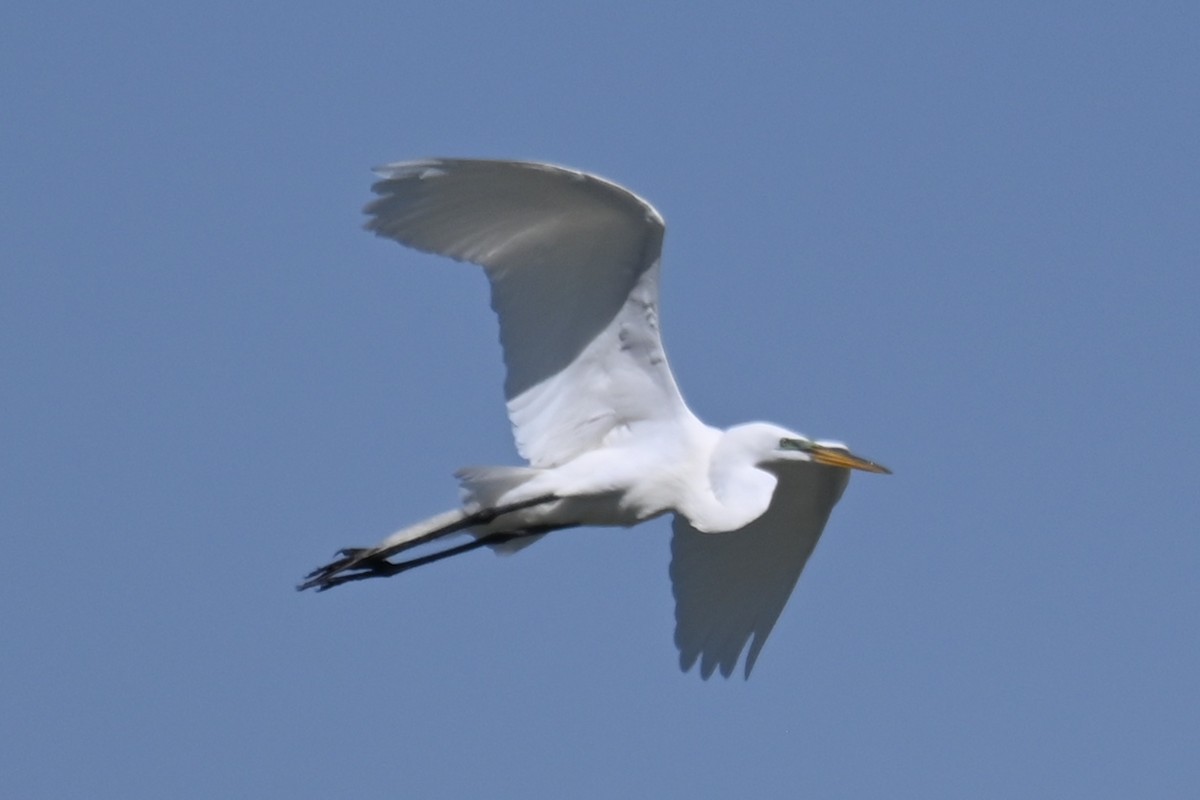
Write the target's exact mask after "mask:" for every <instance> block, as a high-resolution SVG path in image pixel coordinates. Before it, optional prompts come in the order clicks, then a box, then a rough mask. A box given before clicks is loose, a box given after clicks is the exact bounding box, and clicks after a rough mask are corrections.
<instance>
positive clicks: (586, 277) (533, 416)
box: [298, 159, 889, 679]
mask: <svg viewBox="0 0 1200 800" xmlns="http://www.w3.org/2000/svg"><path fill="white" fill-rule="evenodd" d="M376 172H377V174H378V175H379V176H380V178H381V180H379V181H378V182H377V183H375V185H374V186H373V187H372V188H373V190H374V192H375V193H376V194H378V195H379V197H378V198H377V199H376V200H374V201H373V202H371V203H370V204H369V205H368V206H367V207H366V209H365V211H366V213H367V214H368V215H369V216H370V220H369V221H368V222H367V223H366V228H367V229H368V230H371V231H374V232H375V233H376V234H377V235H379V236H384V237H387V238H389V239H395V240H396V241H398V242H400V243H401V244H403V245H407V246H408V247H413V248H416V249H417V250H423V251H426V252H429V253H437V254H439V255H444V256H449V257H450V258H453V259H455V260H458V261H468V262H471V263H474V264H478V265H479V266H481V267H483V269H484V272H485V274H486V275H487V277H488V280H489V282H490V283H491V289H492V308H493V309H495V311H496V314H497V315H498V316H499V318H500V342H501V345H502V346H503V350H504V364H505V367H506V368H507V375H506V379H505V382H504V395H505V398H506V399H507V401H508V416H509V419H510V420H511V421H512V425H513V431H514V435H515V438H516V444H517V450H518V451H519V452H520V454H521V455H522V456H523V457H524V458H525V459H526V460H527V461H528V462H529V465H528V466H498V467H492V466H489V467H467V468H465V469H462V470H460V471H459V472H458V473H457V477H458V479H459V482H460V484H461V487H462V504H461V507H460V508H457V509H454V510H452V511H448V512H446V513H443V514H439V515H437V516H435V517H432V518H431V519H428V520H426V521H424V522H421V523H418V524H416V525H413V526H411V527H408V528H405V529H404V530H401V531H398V532H397V533H395V534H393V535H391V536H389V537H388V538H386V539H384V540H383V541H382V542H380V543H379V544H378V545H376V546H375V547H368V548H351V549H346V550H342V551H341V552H340V554H339V555H340V556H341V557H340V558H338V559H337V560H335V561H333V562H331V563H329V564H327V565H325V566H323V567H320V568H318V569H316V570H314V571H313V572H311V573H310V574H309V575H308V576H307V578H306V580H305V581H304V582H303V583H302V584H300V586H299V587H298V588H300V589H310V588H312V589H317V590H318V591H320V590H324V589H330V588H332V587H334V586H338V585H340V584H342V583H346V582H349V581H356V580H362V579H364V578H375V577H387V576H390V575H396V574H398V573H400V572H404V571H406V570H408V569H411V568H413V567H415V566H419V565H421V564H428V563H430V562H433V561H437V560H440V559H443V558H446V557H448V556H451V555H455V554H458V553H462V552H466V551H468V550H473V549H475V548H478V547H481V546H484V545H489V546H493V547H495V548H498V549H501V550H510V551H511V550H513V549H517V548H519V547H522V546H525V545H527V544H530V543H532V542H533V541H536V540H537V538H539V537H540V536H542V535H544V534H546V533H549V532H551V531H556V530H560V529H563V528H573V527H577V526H581V525H617V526H631V525H636V524H637V523H639V522H644V521H645V520H648V519H653V518H654V517H657V516H660V515H662V514H673V515H674V523H673V531H674V533H673V537H672V540H671V569H670V572H671V582H672V587H673V591H674V595H675V644H676V646H677V647H678V648H679V662H680V667H681V668H682V669H683V670H684V671H687V670H689V669H691V668H692V666H693V665H695V664H696V662H697V661H699V663H700V674H701V675H702V676H703V677H704V678H706V679H707V678H708V677H709V676H711V675H712V673H713V671H714V670H717V669H719V670H720V672H721V674H722V675H724V676H726V677H728V676H729V675H730V674H731V673H732V672H733V670H734V668H735V666H736V665H737V663H738V659H739V658H740V656H741V654H742V652H743V650H745V649H746V644H747V643H748V642H750V647H749V650H748V651H747V652H746V657H745V675H746V677H749V675H750V671H751V670H752V669H753V667H754V662H755V661H756V659H757V658H758V655H759V652H760V651H761V649H762V646H763V644H764V643H765V642H766V639H767V636H768V635H769V634H770V632H771V628H772V627H773V626H774V625H775V621H776V620H777V619H778V618H779V615H780V613H781V612H782V611H783V607H784V605H785V604H786V603H787V599H788V596H789V595H790V594H791V592H792V588H793V587H794V586H795V585H796V581H797V580H798V579H799V577H800V572H801V570H802V569H803V568H804V564H805V562H806V561H807V560H808V557H809V554H810V553H812V551H813V547H815V546H816V543H817V539H818V538H819V537H820V535H821V531H822V530H823V529H824V527H825V522H826V520H827V519H828V517H829V512H830V511H831V510H832V508H833V506H834V504H835V503H837V501H838V499H839V498H840V497H841V495H842V492H843V491H844V490H845V488H846V484H847V482H848V481H849V477H850V470H851V469H860V470H865V471H867V472H884V473H886V472H889V470H887V469H886V468H885V467H883V466H880V465H879V464H876V463H875V462H873V461H868V460H867V459H865V458H861V457H859V456H856V455H854V454H853V453H851V452H850V450H849V449H848V448H847V447H846V446H845V445H844V444H842V443H840V442H833V441H814V440H812V439H810V438H808V437H806V436H803V435H802V434H799V433H795V432H793V431H790V430H787V429H786V428H781V427H779V426H778V425H772V424H769V423H765V422H751V423H749V424H745V425H736V426H734V427H732V428H729V429H728V430H720V429H718V428H714V427H711V426H709V425H706V424H705V423H703V422H701V421H700V420H699V419H698V418H697V417H696V415H695V414H693V413H692V412H691V410H690V409H688V407H687V404H685V403H684V401H683V397H682V396H681V395H680V393H679V389H678V387H677V386H676V385H675V378H674V377H673V376H672V375H671V369H670V367H669V366H668V365H667V358H666V355H665V353H664V352H663V344H662V340H661V338H660V336H659V318H658V317H659V315H658V274H659V257H660V255H661V252H662V241H663V232H664V224H663V219H662V217H661V216H660V215H659V213H658V212H657V211H656V210H655V209H654V207H653V206H651V205H650V204H649V203H647V202H646V201H645V200H643V199H642V198H640V197H638V196H637V195H635V194H633V193H632V192H630V191H629V190H627V189H625V188H623V187H621V186H618V185H617V184H615V183H612V182H610V181H607V180H604V179H603V178H598V177H596V176H594V175H589V174H586V173H583V172H577V171H575V170H571V169H565V168H563V167H558V166H553V165H550V164H539V163H532V162H519V161H485V160H468V159H430V160H425V161H410V162H400V163H395V164H390V165H388V166H385V167H381V168H379V169H378V170H376ZM458 532H465V533H467V534H470V536H472V537H473V538H472V539H470V540H469V541H467V543H466V544H460V545H457V546H454V547H449V548H447V549H444V550H440V551H437V552H434V553H432V554H430V555H425V556H422V557H419V558H411V559H409V560H407V561H399V562H397V561H393V560H391V557H392V556H395V555H397V554H398V553H401V552H404V551H406V550H409V549H410V548H413V547H417V546H419V545H422V544H425V543H428V542H431V541H433V540H435V539H440V538H441V537H444V536H448V535H450V534H453V533H458ZM751 637H753V641H752V642H751Z"/></svg>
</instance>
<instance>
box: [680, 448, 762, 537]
mask: <svg viewBox="0 0 1200 800" xmlns="http://www.w3.org/2000/svg"><path fill="white" fill-rule="evenodd" d="M757 460H758V457H757V454H756V453H754V452H753V451H752V450H751V449H749V448H748V447H746V443H745V442H743V441H741V440H740V439H739V438H738V437H737V436H731V435H730V434H729V433H728V432H727V433H725V434H723V435H722V436H721V438H720V439H719V440H718V441H717V443H716V446H715V447H714V448H713V450H712V455H711V457H710V459H709V464H708V486H707V487H705V488H703V489H701V490H700V491H697V492H696V493H695V494H694V495H693V497H692V498H690V500H691V501H692V502H690V503H689V504H688V506H689V507H688V508H686V509H682V508H681V509H679V510H680V511H681V512H682V513H683V515H684V516H685V517H687V518H688V522H690V523H691V524H692V527H693V528H695V529H696V530H698V531H701V532H702V533H724V532H726V531H736V530H738V529H740V528H744V527H746V526H747V525H749V524H750V523H751V522H753V521H754V520H756V519H758V518H759V517H760V516H762V515H763V512H765V511H766V510H767V507H768V506H770V505H771V497H772V496H773V495H774V493H775V485H776V484H777V483H778V479H777V478H776V477H775V476H774V475H773V474H771V473H770V472H767V471H766V470H764V469H762V468H761V467H759V466H758V463H757Z"/></svg>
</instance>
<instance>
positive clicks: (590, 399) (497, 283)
mask: <svg viewBox="0 0 1200 800" xmlns="http://www.w3.org/2000/svg"><path fill="white" fill-rule="evenodd" d="M377 172H378V174H379V175H380V176H381V178H382V180H380V181H379V182H378V183H376V184H375V185H374V186H373V187H372V188H373V190H374V191H375V193H376V194H378V195H379V198H378V199H376V200H375V201H373V202H372V203H370V204H369V205H368V206H367V207H366V209H365V211H366V213H367V214H369V215H370V217H371V219H370V220H369V221H368V222H367V224H366V227H367V229H368V230H371V231H374V232H375V233H376V234H378V235H380V236H386V237H388V238H391V239H395V240H396V241H398V242H400V243H401V244H405V245H408V246H410V247H414V248H417V249H418V250H424V251H427V252H431V253H438V254H441V255H445V256H449V257H451V258H454V259H457V260H460V261H470V262H472V263H475V264H479V265H480V266H482V267H483V268H484V270H485V272H486V273H487V276H488V279H489V280H490V282H491V287H492V308H494V309H495V311H496V313H497V315H498V316H499V318H500V342H501V345H502V346H503V349H504V363H505V366H506V367H507V378H506V380H505V385H504V393H505V398H506V399H507V401H508V415H509V419H510V420H512V423H513V428H514V434H515V436H516V440H517V449H518V450H519V451H520V453H521V455H523V456H524V457H525V458H526V459H528V460H529V461H530V463H531V464H533V466H535V467H551V466H557V465H559V464H562V463H563V462H565V461H569V460H570V459H571V458H573V457H575V456H577V455H579V454H580V453H583V452H585V451H587V450H589V449H592V448H594V447H596V446H598V445H600V444H601V443H602V442H603V440H604V438H605V436H607V435H608V433H609V432H610V431H612V430H613V429H615V428H618V427H620V426H623V425H631V424H636V423H637V422H639V421H643V420H650V419H662V418H668V417H673V416H679V415H680V414H683V413H687V412H686V407H685V406H684V404H683V400H682V398H681V397H680V396H679V390H678V389H677V388H676V385H675V379H674V378H673V377H672V375H671V371H670V368H669V367H668V366H667V361H666V356H665V355H664V353H663V348H662V341H661V339H660V337H659V331H658V269H659V256H660V254H661V251H662V239H663V230H664V228H663V221H662V217H660V216H659V214H658V212H657V211H655V210H654V208H653V207H651V206H650V204H649V203H647V202H646V201H644V200H642V199H641V198H639V197H638V196H637V195H635V194H633V193H631V192H629V191H627V190H626V189H623V188H622V187H620V186H617V185H616V184H614V183H610V182H608V181H606V180H603V179H601V178H597V177H595V176H592V175H587V174H585V173H582V172H576V171H573V170H569V169H564V168H562V167H555V166H551V165H548V164H535V163H527V162H517V161H477V160H451V159H434V160H428V161H412V162H406V163H397V164H390V165H388V166H386V167H381V168H379V169H378V170H377Z"/></svg>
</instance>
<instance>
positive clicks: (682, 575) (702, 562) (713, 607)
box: [671, 462, 850, 679]
mask: <svg viewBox="0 0 1200 800" xmlns="http://www.w3.org/2000/svg"><path fill="white" fill-rule="evenodd" d="M849 479H850V471H849V470H845V469H839V468H834V467H823V466H819V465H817V464H806V463H802V462H796V463H789V464H786V465H783V466H781V468H780V469H779V482H778V484H776V486H775V494H774V495H773V496H772V499H771V505H770V506H769V507H768V508H767V510H766V512H765V513H764V514H763V515H762V516H761V517H759V518H758V519H756V520H754V522H751V523H750V524H749V525H747V526H746V527H744V528H742V529H740V530H736V531H730V532H729V533H700V532H699V531H697V530H696V529H695V528H693V527H692V526H691V525H689V524H688V522H687V520H686V519H684V518H683V517H682V516H680V515H678V514H677V515H676V516H675V522H674V526H673V528H674V535H673V537H672V539H671V584H672V590H673V592H674V594H675V646H676V647H678V648H679V666H680V667H681V668H682V669H683V671H684V672H686V671H688V670H689V669H691V668H692V666H693V665H694V664H695V663H696V661H697V660H699V661H700V674H701V675H702V676H703V677H704V678H705V679H707V678H709V677H710V676H711V675H712V674H713V671H714V670H716V669H720V670H721V674H722V675H724V676H725V677H727V678H728V677H729V676H730V675H731V674H732V673H733V669H734V667H736V666H737V662H738V657H739V656H740V655H741V653H742V651H743V650H744V649H745V647H746V643H747V642H750V638H751V636H753V637H754V640H753V641H752V642H750V649H749V651H748V652H747V654H746V671H745V674H746V677H750V670H752V669H753V668H754V662H755V661H756V660H757V659H758V654H759V651H761V650H762V646H763V644H765V643H766V641H767V636H769V635H770V633H771V629H772V628H773V627H774V626H775V621H776V620H778V619H779V615H780V614H781V613H782V612H783V607H784V605H786V604H787V601H788V597H789V596H790V595H791V593H792V589H793V588H794V587H795V586H796V581H797V580H799V578H800V573H801V571H802V570H803V569H804V564H805V562H807V561H808V557H809V555H810V554H812V551H813V548H814V547H816V546H817V539H819V538H820V537H821V531H823V530H824V529H825V522H826V521H827V520H828V519H829V512H830V511H832V510H833V506H834V505H835V504H836V503H837V501H838V500H839V499H840V498H841V496H842V492H843V491H845V489H846V484H847V482H848V481H849Z"/></svg>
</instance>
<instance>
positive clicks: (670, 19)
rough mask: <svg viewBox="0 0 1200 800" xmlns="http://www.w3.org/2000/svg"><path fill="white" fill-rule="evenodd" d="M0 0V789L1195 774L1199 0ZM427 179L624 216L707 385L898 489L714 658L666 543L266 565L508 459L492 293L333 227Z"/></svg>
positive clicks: (1121, 791) (673, 786)
mask: <svg viewBox="0 0 1200 800" xmlns="http://www.w3.org/2000/svg"><path fill="white" fill-rule="evenodd" d="M2 17H3V20H2V24H0V98H2V102H0V116H2V118H3V124H2V125H0V152H3V154H4V164H5V170H4V172H5V175H4V180H3V181H2V182H0V196H2V198H3V215H0V242H2V249H0V252H2V253H3V267H2V269H0V374H2V376H3V377H2V379H0V405H2V407H3V409H4V414H3V415H2V417H0V441H2V442H3V447H2V451H3V456H2V457H0V485H2V486H3V502H2V503H0V520H2V522H3V530H4V541H5V544H6V554H5V555H6V563H7V569H6V576H5V579H4V580H3V581H0V602H2V604H3V609H4V611H3V616H4V619H3V624H2V626H0V734H2V735H0V742H2V744H0V794H2V795H3V796H5V797H47V798H49V797H53V798H73V797H79V798H96V797H120V798H141V797H146V798H150V797H154V798H160V797H174V798H192V797H195V798H202V797H203V798H209V797H273V796H290V797H301V798H304V797H327V796H355V797H394V796H408V797H433V798H436V797H515V796H520V797H539V796H572V797H597V798H600V797H616V796H661V797H682V796H688V797H692V798H708V797H729V796H756V797H797V796H805V797H822V798H826V797H829V798H832V797H864V796H865V797H872V796H873V797H879V796H889V797H921V798H938V797H946V798H952V797H955V798H956V797H964V796H970V797H996V798H1001V797H1003V798H1009V797H1021V796H1055V797H1087V798H1097V797H1130V796H1154V797H1185V796H1193V794H1194V792H1195V790H1196V787H1197V785H1200V761H1198V760H1197V759H1196V749H1195V745H1196V742H1197V741H1200V721H1198V720H1200V687H1198V681H1197V677H1196V676H1197V675H1200V644H1198V639H1197V633H1196V631H1197V622H1198V618H1200V592H1197V588H1196V587H1197V579H1196V575H1197V568H1198V567H1200V513H1198V505H1200V504H1198V501H1197V492H1196V468H1195V466H1194V464H1193V463H1192V460H1193V456H1194V454H1195V452H1196V450H1197V447H1198V446H1200V441H1198V439H1200V437H1198V436H1197V434H1198V432H1200V424H1198V423H1197V421H1196V409H1197V407H1200V370H1198V369H1197V360H1196V355H1195V353H1196V349H1197V343H1198V339H1200V326H1198V325H1197V314H1196V304H1197V299H1198V298H1200V277H1198V276H1200V269H1198V268H1200V214H1198V213H1197V212H1198V209H1200V146H1198V145H1197V141H1198V139H1197V130H1198V129H1200V55H1198V51H1197V48H1196V32H1197V30H1198V28H1200V12H1198V11H1197V7H1196V6H1195V4H1191V3H1149V4H1140V5H1134V4H1128V5H1125V6H1122V5H1116V4H1105V3H1049V4H1047V3H1036V4H1035V3H986V4H984V3H979V4H961V3H925V4H920V5H919V6H917V7H913V8H907V9H904V8H896V7H888V8H881V7H879V5H878V4H864V3H836V4H835V3H829V4H821V5H811V4H791V5H788V6H787V7H785V6H784V4H779V6H778V7H774V8H765V7H761V6H760V7H758V8H757V9H746V8H741V9H738V8H735V7H733V6H732V5H730V4H689V5H686V6H684V5H682V4H681V5H674V4H671V5H668V4H659V5H655V6H647V5H644V4H633V3H622V2H614V3H608V4H605V5H604V6H603V7H602V8H599V7H594V6H584V5H575V4H560V3H556V4H551V3H545V4H535V3H520V2H518V3H513V4H482V3H480V4H454V3H437V4H434V3H407V4H405V3H377V4H366V3H363V4H358V3H346V4H337V5H334V4H330V5H329V6H327V7H322V6H317V5H309V4H295V3H288V4H285V3H273V2H264V3H222V2H217V3H209V4H204V5H202V6H194V7H175V6H170V5H163V4H158V3H133V2H131V3H124V4H120V5H119V6H118V7H116V8H113V7H108V6H104V5H103V4H101V5H97V4H94V3H87V4H85V3H72V2H64V3H37V4H33V3H25V2H17V3H10V4H8V5H7V6H6V8H5V10H4V12H3V13H2ZM436 155H451V156H492V157H512V158H529V159H537V160H546V161H554V162H558V163H563V164H568V165H571V166H575V167H579V168H583V169H587V170H591V171H594V172H597V173H599V174H602V175H604V176H606V177H609V178H612V179H614V180H617V181H619V182H621V183H624V184H626V185H628V186H630V187H631V188H633V189H634V190H635V191H637V192H638V193H640V194H642V195H643V196H645V197H647V198H649V199H650V200H651V201H652V202H653V203H655V204H656V206H657V207H658V208H659V210H660V211H661V212H662V213H663V215H664V216H665V217H666V219H667V222H668V234H667V241H666V253H665V265H664V288H663V291H664V300H663V310H662V311H663V325H664V335H665V340H666V346H667V349H668V352H669V353H670V356H671V360H672V364H673V366H674V369H675V373H676V376H677V378H678V380H679V382H680V385H681V387H682V389H683V391H684V394H685V396H686V397H687V399H688V401H689V403H690V404H691V406H692V407H693V409H694V410H695V411H696V412H697V413H698V414H700V415H701V416H702V417H703V418H705V419H707V420H708V421H709V422H712V423H714V424H719V425H727V424H732V423H734V422H738V421H744V420H751V419H766V420H772V421H776V422H779V423H781V424H784V425H787V426H789V427H792V428H795V429H798V430H801V431H804V432H806V433H808V434H810V435H813V436H817V437H828V438H838V439H843V440H845V441H847V442H849V443H850V444H851V445H853V446H854V447H855V449H856V450H858V451H861V452H862V453H863V454H865V455H867V456H869V457H871V458H875V459H878V460H879V461H881V462H883V463H885V464H887V465H888V466H890V467H892V468H893V469H894V470H895V473H896V474H895V475H894V476H892V477H890V478H878V477H875V476H856V477H855V479H854V480H853V481H852V482H851V486H850V488H849V490H848V491H847V493H846V496H845V498H844V500H843V501H842V504H841V505H840V506H839V507H838V508H837V509H836V511H835V512H834V515H833V519H832V521H831V523H830V525H829V527H828V528H827V530H826V533H825V537H824V538H823V540H822V542H821V544H820V546H819V547H818V549H817V552H816V554H815V555H814V557H813V559H812V560H811V562H810V563H809V565H808V568H807V570H806V573H805V575H804V578H803V579H802V580H801V582H800V585H799V587H798V588H797V591H796V593H795V595H794V596H793V598H792V601H791V603H790V604H789V606H788V608H787V610H786V611H785V612H784V615H783V617H782V618H781V619H780V621H779V624H778V625H777V627H776V629H775V631H774V633H773V635H772V637H771V640H770V641H769V642H768V643H767V646H766V648H765V649H764V650H763V653H762V657H761V658H760V660H759V662H758V665H757V667H756V670H755V673H754V675H753V677H752V678H751V679H750V680H749V681H742V680H741V679H740V678H738V679H735V680H729V681H725V680H721V679H713V680H710V681H707V682H705V681H701V680H700V679H699V677H698V676H697V675H695V674H694V673H693V674H687V675H684V674H681V673H680V672H679V671H678V669H677V666H676V656H675V652H674V648H673V645H672V642H671V632H672V614H673V611H672V604H671V594H670V587H669V582H668V579H667V563H668V557H669V553H668V541H669V526H668V523H667V522H666V521H665V520H660V521H657V522H653V523H650V524H647V525H645V526H642V527H640V528H636V529H633V530H631V531H612V530H581V531H573V532H564V533H562V534H558V535H556V536H554V537H551V538H550V539H548V540H546V541H544V542H542V543H539V544H538V545H537V546H536V547H533V548H531V549H529V550H527V551H525V552H522V553H521V554H519V555H517V556H513V557H511V558H505V559H500V558H496V557H493V556H491V555H489V554H487V553H475V554H472V555H470V556H464V557H463V558H461V559H456V560H454V561H451V562H445V563H443V564H439V565H437V566H434V567H430V568H428V569H425V570H418V571H415V572H413V573H410V574H408V575H406V576H404V577H403V578H402V579H394V580H390V581H378V582H368V583H366V584H361V585H356V586H352V587H348V588H345V589H340V590H337V591H335V592H331V593H328V594H324V595H320V596H315V595H299V594H296V593H295V592H294V591H292V587H293V585H294V584H295V582H296V581H297V579H298V578H299V577H300V576H301V575H303V574H304V573H305V572H306V571H308V570H309V569H311V568H312V567H314V566H316V565H317V564H318V563H320V562H322V561H323V560H324V559H326V558H327V557H328V556H330V555H331V554H332V552H333V551H334V550H335V549H336V548H337V547H340V546H344V545H349V544H368V543H371V542H374V541H376V540H377V539H379V538H380V537H382V536H383V535H385V534H386V533H388V532H390V531H391V530H393V529H394V528H397V527H400V526H402V525H404V524H407V523H409V522H412V521H414V520H417V519H420V518H422V517H423V516H426V515H428V514H431V513H435V512H437V511H441V510H443V509H445V508H448V507H450V506H451V505H453V504H454V502H455V500H456V491H455V486H454V482H453V479H452V478H451V472H452V471H453V470H454V469H455V468H457V467H459V466H461V465H464V464H476V463H512V462H514V460H515V458H516V456H515V453H514V451H513V447H512V443H511V440H510V437H509V429H508V424H507V420H506V419H505V417H504V413H503V404H502V398H501V392H500V382H501V378H502V373H501V366H500V360H499V348H498V345H497V343H496V329H495V322H494V320H493V319H492V317H491V315H490V313H489V311H488V309H487V290H486V284H485V282H484V280H483V279H482V277H481V276H480V275H479V274H477V272H476V271H475V270H474V269H471V268H468V267H465V266H462V265H456V264H453V263H451V262H448V261H445V260H439V259H434V258H431V257H428V256H422V255H419V254H415V253H412V252H409V251H406V250H403V249H402V248H400V247H397V246H396V245H394V244H393V243H390V242H385V241H382V240H377V239H375V238H373V237H371V236H369V235H367V234H366V233H364V232H362V231H361V230H360V228H359V226H360V223H361V215H360V209H361V207H362V205H363V203H364V202H365V201H366V200H367V199H368V197H369V193H368V186H369V184H370V181H371V176H370V173H369V172H368V169H369V167H371V166H372V165H374V164H378V163H382V162H387V161H393V160H399V159H405V158H415V157H423V156H436Z"/></svg>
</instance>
